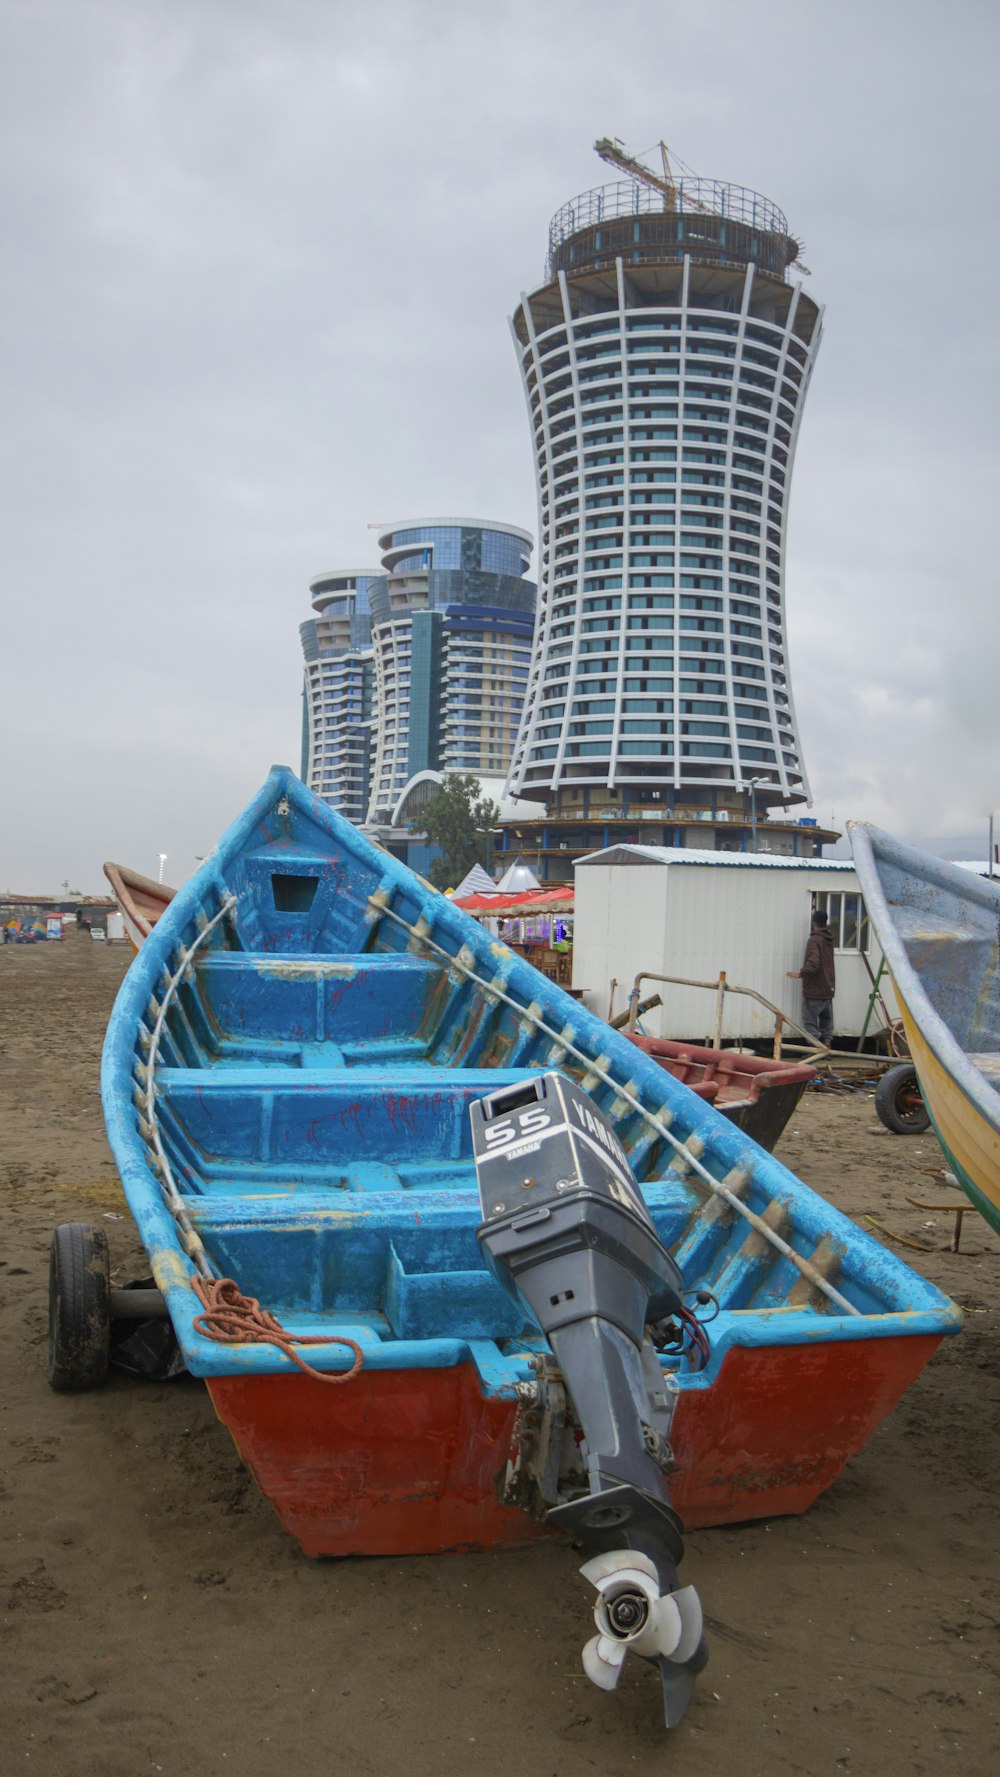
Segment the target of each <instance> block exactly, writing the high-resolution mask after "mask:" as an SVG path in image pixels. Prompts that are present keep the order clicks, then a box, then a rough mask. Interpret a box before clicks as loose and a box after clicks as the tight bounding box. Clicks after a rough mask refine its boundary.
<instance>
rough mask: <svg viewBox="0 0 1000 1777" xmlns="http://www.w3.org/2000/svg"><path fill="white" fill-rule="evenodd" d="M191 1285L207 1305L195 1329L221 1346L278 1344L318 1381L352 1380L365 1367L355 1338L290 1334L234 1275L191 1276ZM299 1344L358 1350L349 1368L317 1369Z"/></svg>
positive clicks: (362, 1355) (324, 1334)
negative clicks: (336, 1369)
mask: <svg viewBox="0 0 1000 1777" xmlns="http://www.w3.org/2000/svg"><path fill="white" fill-rule="evenodd" d="M191 1287H192V1289H193V1290H194V1292H195V1295H196V1296H197V1297H198V1300H199V1302H200V1303H201V1305H202V1307H203V1308H204V1310H205V1312H204V1314H196V1315H195V1317H194V1330H195V1332H196V1333H202V1334H204V1336H205V1338H206V1339H217V1340H218V1342H219V1343H220V1345H276V1346H277V1347H278V1350H279V1351H283V1352H284V1353H285V1356H286V1357H290V1358H291V1360H292V1362H293V1364H297V1365H298V1367H299V1369H300V1370H304V1371H305V1373H306V1375H307V1376H315V1378H316V1380H317V1381H318V1382H333V1383H339V1382H350V1381H352V1380H353V1378H354V1377H355V1376H356V1375H357V1374H358V1371H359V1370H360V1368H361V1365H362V1361H363V1358H364V1353H363V1352H362V1350H361V1347H360V1345H357V1344H356V1343H355V1341H354V1340H353V1339H344V1338H342V1337H341V1336H340V1334H338V1333H289V1332H288V1331H287V1330H286V1328H285V1327H283V1326H282V1325H281V1322H280V1321H278V1320H275V1318H274V1315H273V1314H271V1313H269V1312H268V1310H267V1309H266V1308H262V1307H261V1305H260V1303H259V1302H258V1301H257V1298H256V1297H255V1296H244V1295H243V1294H242V1292H241V1290H240V1288H239V1285H238V1284H236V1283H234V1282H233V1279H232V1278H231V1277H199V1276H198V1275H197V1274H195V1275H193V1276H192V1278H191ZM296 1345H348V1346H350V1348H351V1350H352V1351H353V1353H354V1362H353V1364H352V1365H351V1367H350V1369H349V1370H343V1371H339V1370H338V1371H332V1370H317V1369H316V1368H315V1367H314V1366H313V1365H312V1364H309V1363H307V1362H306V1360H305V1358H304V1357H300V1356H299V1354H298V1352H297V1351H296V1350H295V1349H294V1347H295V1346H296Z"/></svg>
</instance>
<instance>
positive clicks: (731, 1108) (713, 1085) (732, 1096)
mask: <svg viewBox="0 0 1000 1777" xmlns="http://www.w3.org/2000/svg"><path fill="white" fill-rule="evenodd" d="M622 1035H623V1036H627V1037H628V1040H629V1042H630V1043H634V1044H635V1046H636V1048H637V1049H641V1050H642V1052H643V1054H644V1055H648V1056H650V1057H651V1059H652V1060H653V1061H656V1062H658V1063H659V1065H660V1067H662V1068H663V1069H664V1070H665V1071H666V1072H667V1073H668V1074H670V1075H672V1077H673V1078H674V1079H675V1080H680V1081H681V1082H682V1083H683V1085H685V1086H687V1087H689V1088H690V1090H691V1091H692V1092H696V1093H697V1095H698V1097H699V1098H704V1099H705V1100H706V1101H707V1102H708V1103H709V1104H714V1105H715V1108H716V1110H719V1111H721V1112H722V1114H723V1116H725V1117H728V1118H729V1120H730V1122H731V1123H735V1124H736V1126H737V1128H738V1129H742V1130H743V1131H744V1133H745V1134H746V1135H749V1136H750V1137H751V1138H752V1139H753V1140H754V1141H755V1142H759V1144H760V1146H761V1147H762V1148H767V1149H768V1151H769V1152H771V1151H772V1150H773V1148H774V1145H775V1142H776V1141H777V1139H778V1137H779V1135H780V1134H781V1132H782V1130H783V1129H784V1128H785V1125H786V1124H787V1122H788V1119H789V1117H790V1116H791V1114H792V1112H793V1111H794V1109H795V1107H796V1105H797V1104H798V1102H799V1099H800V1098H801V1097H802V1094H803V1092H804V1091H805V1089H806V1087H807V1086H808V1084H809V1082H810V1080H815V1079H816V1078H817V1077H818V1076H817V1073H816V1069H815V1068H814V1067H810V1066H808V1065H807V1064H805V1063H803V1062H795V1061H770V1060H768V1059H767V1058H766V1057H764V1056H760V1055H745V1054H743V1052H742V1050H739V1049H707V1048H702V1047H701V1046H700V1045H698V1044H697V1043H677V1042H672V1041H671V1040H670V1039H669V1038H667V1037H644V1036H641V1035H640V1034H639V1033H638V1032H637V1031H623V1032H622Z"/></svg>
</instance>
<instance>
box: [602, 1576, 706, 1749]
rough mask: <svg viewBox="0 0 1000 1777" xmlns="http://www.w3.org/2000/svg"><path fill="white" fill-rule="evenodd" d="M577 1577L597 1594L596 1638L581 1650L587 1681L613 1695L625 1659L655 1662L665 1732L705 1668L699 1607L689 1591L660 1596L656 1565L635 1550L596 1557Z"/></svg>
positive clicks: (694, 1594)
mask: <svg viewBox="0 0 1000 1777" xmlns="http://www.w3.org/2000/svg"><path fill="white" fill-rule="evenodd" d="M580 1572H581V1573H582V1575H583V1577H584V1579H585V1580H588V1581H589V1583H590V1584H591V1585H592V1586H593V1587H594V1588H595V1590H596V1592H597V1602H596V1604H595V1605H594V1621H595V1623H596V1624H597V1634H596V1635H595V1636H593V1637H592V1638H591V1640H590V1641H588V1643H587V1645H586V1647H585V1648H584V1650H583V1670H584V1672H585V1673H586V1674H587V1677H588V1678H589V1679H590V1680H591V1683H593V1684H596V1685H598V1686H599V1688H600V1689H601V1690H602V1691H613V1690H614V1689H615V1686H616V1685H617V1683H618V1680H619V1678H620V1677H621V1672H622V1667H623V1665H624V1664H625V1655H626V1654H627V1653H630V1652H631V1653H634V1654H638V1655H639V1657H640V1659H643V1660H650V1661H655V1663H656V1664H657V1665H658V1666H659V1668H660V1676H661V1678H662V1681H663V1705H664V1712H665V1715H666V1721H667V1727H668V1728H670V1727H674V1726H675V1725H676V1723H677V1722H679V1721H680V1719H681V1716H682V1715H683V1714H684V1710H685V1709H686V1707H687V1703H688V1699H689V1697H690V1695H691V1689H692V1686H693V1683H694V1675H695V1673H696V1672H698V1671H700V1669H701V1667H702V1666H703V1665H704V1664H705V1650H704V1642H703V1640H702V1610H701V1602H700V1600H699V1598H698V1594H697V1592H696V1591H695V1589H694V1587H693V1586H682V1587H681V1588H680V1589H679V1590H678V1591H676V1592H664V1593H661V1591H660V1582H659V1577H658V1575H657V1571H656V1566H655V1564H654V1563H653V1561H651V1559H650V1557H649V1556H648V1555H644V1554H642V1552H641V1551H640V1550H637V1549H612V1550H609V1551H608V1552H607V1553H606V1554H603V1555H595V1556H594V1558H593V1560H591V1561H588V1562H586V1563H585V1565H584V1566H583V1567H581V1569H580Z"/></svg>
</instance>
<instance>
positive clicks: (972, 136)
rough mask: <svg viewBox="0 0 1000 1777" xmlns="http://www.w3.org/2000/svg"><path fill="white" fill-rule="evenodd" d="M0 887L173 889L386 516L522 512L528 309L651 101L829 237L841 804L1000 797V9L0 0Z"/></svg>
mask: <svg viewBox="0 0 1000 1777" xmlns="http://www.w3.org/2000/svg"><path fill="white" fill-rule="evenodd" d="M0 21H2V42H0V137H2V157H0V165H2V174H0V180H2V216H0V227H2V242H3V254H2V273H0V275H2V280H3V281H2V314H3V347H2V350H3V371H4V380H3V398H2V406H0V414H2V421H0V423H2V428H3V455H2V464H0V499H2V502H3V509H4V510H3V525H2V547H3V586H2V598H3V612H2V628H0V800H2V807H3V819H2V822H0V889H4V888H10V889H16V890H19V891H22V892H44V891H53V890H56V889H57V888H58V885H59V884H60V883H61V882H62V881H63V880H69V882H70V884H71V886H72V887H73V888H80V889H81V890H83V891H84V892H94V891H98V890H99V889H100V888H101V887H102V884H103V878H102V876H101V869H100V866H101V862H102V860H103V859H104V858H105V857H111V858H115V859H118V860H120V861H122V862H125V863H127V864H130V865H131V866H132V867H133V868H136V869H139V870H143V871H146V872H147V873H149V874H153V875H155V874H156V870H157V862H158V854H159V853H161V852H165V853H167V858H168V861H167V865H166V872H165V874H166V878H167V880H168V881H174V882H179V881H181V880H183V878H184V877H186V876H187V875H188V874H189V873H190V872H191V870H192V869H193V868H194V863H195V858H196V855H197V854H199V853H203V852H206V851H208V850H209V849H210V847H211V846H212V845H213V844H214V842H215V841H216V839H217V838H218V837H219V835H220V833H221V832H222V831H223V830H224V828H225V827H226V826H227V825H228V823H229V821H230V820H231V819H232V818H233V817H234V816H235V815H236V814H237V813H238V812H239V810H240V808H241V807H242V806H243V804H244V803H245V802H246V801H247V800H248V799H249V797H250V795H251V794H252V793H253V791H254V790H255V789H256V788H257V787H258V786H259V784H260V783H261V782H262V781H263V778H264V777H265V776H266V774H267V771H268V769H269V767H270V766H271V764H272V763H273V762H274V761H282V762H285V763H288V764H291V765H293V766H295V767H296V768H297V767H298V764H299V758H300V734H301V705H300V688H301V677H302V663H301V654H300V649H299V638H298V625H299V623H300V622H301V621H302V620H303V619H304V618H306V617H307V616H309V614H310V607H309V594H308V585H309V581H310V579H311V578H312V577H313V576H314V575H315V574H317V573H318V572H319V571H320V570H322V569H327V568H332V567H335V566H364V565H366V564H369V563H370V564H371V565H372V566H375V565H377V555H376V550H375V546H374V545H375V538H374V534H373V533H372V532H370V531H369V529H368V527H369V525H373V524H377V523H379V522H380V521H385V520H394V519H400V518H405V517H409V516H421V515H424V514H462V515H464V514H471V515H476V516H481V517H485V518H493V519H499V520H502V521H505V522H508V523H512V524H516V525H522V526H524V527H525V528H527V529H528V530H530V531H532V533H534V532H535V531H536V528H537V523H536V513H535V489H534V482H533V473H532V456H531V446H530V438H529V431H528V422H527V416H526V414H525V412H524V407H523V397H522V393H521V386H520V380H519V377H518V372H517V364H516V360H515V356H514V351H513V347H512V345H511V340H510V334H509V330H508V325H507V317H508V315H509V314H510V313H511V311H512V309H513V306H514V304H515V302H516V301H517V298H518V295H519V293H520V292H521V291H522V290H523V289H530V288H531V287H532V286H534V285H535V284H537V283H539V282H540V281H541V277H542V273H543V269H544V259H545V247H546V234H547V228H548V223H549V219H550V217H551V215H552V214H553V213H554V211H555V210H557V209H558V208H559V207H560V205H562V204H563V203H564V202H565V201H566V200H567V199H568V198H570V197H572V196H573V195H574V194H575V193H577V192H579V191H581V190H584V189H586V188H588V187H589V186H591V185H598V184H602V183H604V182H605V181H606V180H609V179H612V178H614V177H615V175H614V173H613V172H612V171H611V170H610V169H606V168H605V167H604V166H603V164H602V163H601V162H600V161H599V160H598V159H597V157H596V156H595V155H594V153H593V150H592V144H593V141H594V139H595V137H596V136H598V135H604V134H610V135H617V136H620V137H622V138H623V139H624V140H625V141H626V142H627V143H628V144H629V145H630V146H631V147H633V148H635V149H647V148H649V147H650V146H651V145H654V144H655V143H656V142H657V140H658V139H659V138H660V137H661V136H665V137H666V138H667V140H668V141H669V143H670V144H671V145H672V147H674V148H675V149H676V151H677V152H678V153H679V154H680V155H681V157H682V158H683V159H684V161H686V162H687V163H688V165H689V166H691V167H692V168H693V169H694V170H695V171H696V172H698V173H701V174H703V175H706V176H710V177H717V178H722V179H727V180H731V181H733V182H735V183H738V184H745V185H749V186H752V187H755V188H756V189H757V190H759V191H762V192H764V193H766V194H767V195H768V196H769V197H771V198H772V199H773V200H774V201H775V202H776V203H777V204H779V205H780V206H781V208H782V209H783V210H784V211H785V213H786V215H787V217H788V219H789V224H790V227H791V228H792V230H793V232H794V233H796V234H797V235H798V236H799V237H800V238H801V239H802V240H804V242H805V248H804V257H805V261H806V263H807V264H808V265H809V266H810V267H811V269H812V277H811V279H810V281H809V288H810V292H811V294H812V295H814V296H815V297H816V298H817V300H818V301H820V302H822V303H825V304H826V332H825V339H824V343H823V347H822V350H821V352H820V356H819V361H818V364H817V369H816V374H815V376H814V378H813V382H812V386H811V389H810V393H809V397H808V400H807V403H806V409H805V414H804V418H803V424H802V430H801V434H800V443H799V451H798V459H797V463H796V470H795V480H794V487H793V493H792V499H791V518H790V534H789V555H788V564H787V585H786V594H787V603H788V622H789V633H790V642H791V670H792V680H793V686H794V691H795V697H796V704H797V708H798V715H799V722H800V727H801V731H802V740H803V746H804V751H805V759H806V765H807V769H808V771H809V775H810V779H811V782H812V787H813V792H814V796H815V812H816V813H817V814H819V815H820V816H821V818H823V819H824V820H825V819H828V818H829V817H830V816H831V815H833V816H835V818H836V821H837V822H838V824H841V823H843V821H844V820H845V819H847V818H848V817H849V816H858V817H863V818H871V819H875V820H878V821H880V822H882V823H883V824H885V825H886V826H888V827H889V828H890V829H892V830H893V831H895V832H896V833H897V834H900V835H902V836H910V837H914V836H930V835H940V836H942V837H943V838H944V839H945V840H947V838H948V836H949V835H954V836H958V835H962V836H963V837H964V836H965V835H968V834H970V833H977V832H980V831H981V832H983V834H985V827H986V819H987V816H988V813H989V811H990V809H991V807H993V808H996V809H997V810H998V811H1000V759H998V755H1000V746H998V710H997V704H998V699H997V686H998V676H1000V675H998V661H1000V606H998V599H997V592H996V562H997V558H998V550H997V508H998V498H997V496H998V488H997V480H998V477H997V467H998V445H997V437H998V433H997V410H998V405H1000V403H998V363H997V358H998V345H997V340H998V329H997V321H996V312H997V300H998V299H997V270H998V264H997V261H998V252H997V238H998V225H997V212H998V204H997V195H996V188H997V116H998V113H1000V106H998V92H997V86H998V74H997V68H998V55H997V51H998V36H1000V8H998V7H997V5H996V4H995V3H994V0H950V4H949V5H947V6H943V5H941V4H940V0H933V3H931V0H910V3H907V0H846V3H844V0H841V3H840V4H837V5H819V4H817V3H813V0H757V3H756V4H752V5H751V4H748V3H747V0H698V3H697V4H695V5H691V4H690V0H688V3H687V4H684V5H680V4H677V3H675V0H615V4H613V5H609V4H608V3H607V0H574V3H572V4H570V3H566V0H532V3H530V4H524V3H522V0H493V3H492V4H489V5H487V4H482V3H479V4H477V3H476V0H422V3H421V0H408V3H407V0H363V3H360V0H0Z"/></svg>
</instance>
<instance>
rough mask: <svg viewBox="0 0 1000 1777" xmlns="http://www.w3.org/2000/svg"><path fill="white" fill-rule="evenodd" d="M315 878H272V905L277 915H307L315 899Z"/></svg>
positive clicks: (316, 879)
mask: <svg viewBox="0 0 1000 1777" xmlns="http://www.w3.org/2000/svg"><path fill="white" fill-rule="evenodd" d="M317 881H318V878H317V877H315V876H284V875H282V876H272V878H271V888H272V891H273V893H274V905H275V908H276V909H277V911H278V912H279V913H308V912H309V909H310V907H311V906H312V904H313V901H314V900H315V898H316V884H317Z"/></svg>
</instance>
